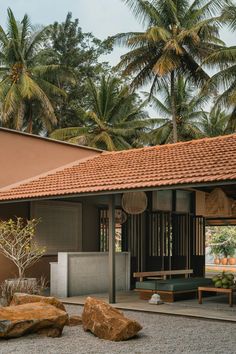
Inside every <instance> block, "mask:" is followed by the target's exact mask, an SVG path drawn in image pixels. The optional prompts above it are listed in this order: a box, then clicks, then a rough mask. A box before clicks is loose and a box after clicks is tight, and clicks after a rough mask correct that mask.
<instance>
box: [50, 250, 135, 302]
mask: <svg viewBox="0 0 236 354" xmlns="http://www.w3.org/2000/svg"><path fill="white" fill-rule="evenodd" d="M108 279H109V278H108V253H102V252H70V253H66V252H59V253H58V262H57V263H52V264H51V295H53V296H58V297H68V296H76V295H88V294H96V293H104V292H108ZM129 288H130V254H129V253H128V252H122V253H116V289H117V290H120V291H127V290H129Z"/></svg>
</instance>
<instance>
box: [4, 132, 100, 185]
mask: <svg viewBox="0 0 236 354" xmlns="http://www.w3.org/2000/svg"><path fill="white" fill-rule="evenodd" d="M0 151H1V154H0V166H4V168H3V169H2V171H1V174H0V188H2V187H5V186H7V185H11V184H14V183H18V182H20V181H22V180H24V179H27V178H30V177H34V176H37V175H39V174H41V173H45V172H47V171H49V170H52V169H55V168H58V167H61V166H63V165H65V164H68V163H71V162H73V161H76V160H79V159H84V158H87V157H93V156H96V155H98V154H100V152H99V151H96V150H93V149H88V148H83V147H79V146H76V145H75V146H74V145H71V144H66V143H60V142H54V141H52V140H50V139H43V138H40V137H37V136H32V135H29V134H21V133H19V132H15V131H8V130H4V129H0Z"/></svg>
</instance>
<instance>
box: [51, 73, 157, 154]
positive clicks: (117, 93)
mask: <svg viewBox="0 0 236 354" xmlns="http://www.w3.org/2000/svg"><path fill="white" fill-rule="evenodd" d="M88 92H89V95H88V97H89V99H88V102H87V104H88V107H89V109H88V110H87V111H84V110H82V109H81V119H83V122H84V123H83V125H82V126H78V127H72V128H63V129H58V130H55V131H54V132H53V133H52V134H51V137H52V138H54V139H59V140H65V141H69V142H73V143H80V144H84V145H89V146H92V147H97V148H101V149H104V150H110V151H111V150H123V149H129V148H131V147H132V146H135V143H136V141H137V140H138V137H139V135H140V133H141V132H143V131H145V129H146V127H147V126H148V124H150V123H151V122H152V120H150V119H147V118H146V117H147V114H146V113H145V112H144V110H143V104H140V103H138V102H137V97H136V95H135V94H134V93H130V89H129V87H128V86H122V85H120V81H119V80H118V79H117V78H111V77H108V78H105V77H102V79H101V82H100V84H99V85H96V84H94V82H92V80H89V81H88ZM145 118H146V119H145ZM81 119H80V120H81Z"/></svg>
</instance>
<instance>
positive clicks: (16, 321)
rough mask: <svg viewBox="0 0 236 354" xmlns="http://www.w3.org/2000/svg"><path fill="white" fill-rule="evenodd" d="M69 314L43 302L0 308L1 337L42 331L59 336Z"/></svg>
mask: <svg viewBox="0 0 236 354" xmlns="http://www.w3.org/2000/svg"><path fill="white" fill-rule="evenodd" d="M67 321H68V314H67V313H66V312H64V311H62V310H60V309H58V308H56V307H55V306H52V305H49V304H45V303H43V302H35V303H28V304H23V305H17V306H8V307H1V308H0V338H14V337H21V336H23V335H24V334H28V333H41V334H44V335H47V336H50V337H59V336H60V335H61V333H62V330H63V328H64V326H65V324H66V323H67Z"/></svg>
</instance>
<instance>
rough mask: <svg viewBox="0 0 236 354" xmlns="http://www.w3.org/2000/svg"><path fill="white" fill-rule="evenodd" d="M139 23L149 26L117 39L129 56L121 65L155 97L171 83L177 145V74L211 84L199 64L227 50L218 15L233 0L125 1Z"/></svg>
mask: <svg viewBox="0 0 236 354" xmlns="http://www.w3.org/2000/svg"><path fill="white" fill-rule="evenodd" d="M123 1H124V2H125V3H126V4H127V5H128V6H129V7H130V8H131V10H132V11H133V13H134V15H135V17H136V18H138V19H139V20H140V21H141V22H142V23H143V24H145V25H146V30H145V31H144V32H130V33H121V34H118V35H116V36H115V37H114V38H115V40H116V41H117V42H118V43H120V44H124V45H126V46H128V48H129V49H130V51H129V52H128V53H127V54H125V55H123V56H122V57H121V61H120V63H119V65H118V67H119V68H121V69H122V70H123V73H124V74H125V75H132V76H133V87H139V86H142V85H144V84H151V93H152V92H153V91H154V90H155V89H156V90H157V89H159V88H160V87H161V85H162V84H163V80H164V79H166V78H168V82H169V85H170V96H171V111H172V121H173V141H174V142H176V141H177V140H178V136H177V120H176V118H177V117H176V92H175V81H176V77H177V76H178V75H179V74H183V75H185V76H187V77H190V78H191V79H192V80H193V81H194V82H195V83H196V84H197V85H199V84H202V83H203V82H205V81H206V80H208V78H209V76H208V74H207V73H206V72H205V71H204V70H203V68H202V67H201V65H200V64H201V62H202V60H204V58H206V57H207V56H208V55H210V54H211V53H212V52H214V51H215V50H216V49H218V48H220V47H221V46H223V45H224V43H223V42H222V41H221V40H220V38H219V27H220V23H221V22H223V20H224V16H223V15H220V14H219V13H220V10H221V9H222V8H223V7H224V6H225V5H226V4H231V1H230V0H222V1H220V0H210V1H208V2H207V1H206V0H194V1H189V0H181V1H179V0H153V1H151V0H123Z"/></svg>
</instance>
